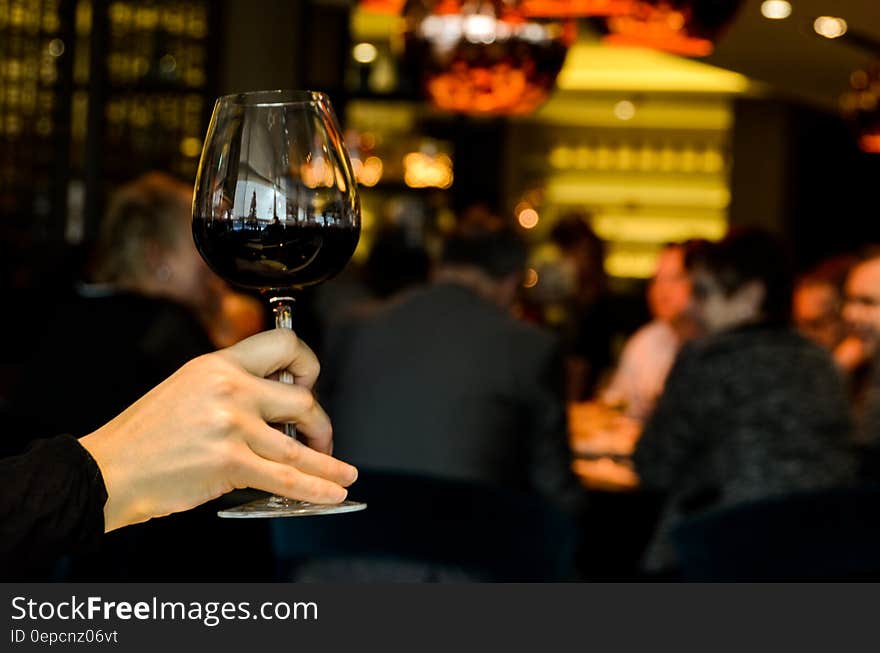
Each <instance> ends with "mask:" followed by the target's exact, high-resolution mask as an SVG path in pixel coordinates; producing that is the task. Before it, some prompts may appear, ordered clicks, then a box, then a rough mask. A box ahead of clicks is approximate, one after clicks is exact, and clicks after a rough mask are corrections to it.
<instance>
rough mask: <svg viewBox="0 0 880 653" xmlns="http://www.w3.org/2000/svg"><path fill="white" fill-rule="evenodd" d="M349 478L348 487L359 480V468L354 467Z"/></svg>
mask: <svg viewBox="0 0 880 653" xmlns="http://www.w3.org/2000/svg"><path fill="white" fill-rule="evenodd" d="M348 478H349V480H348V482H347V483H346V485H351V484H352V483H354V482H355V481H356V480H357V479H358V470H357V467H352V468H351V469H350V470H349V475H348Z"/></svg>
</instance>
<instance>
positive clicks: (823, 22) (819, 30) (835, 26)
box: [813, 16, 846, 39]
mask: <svg viewBox="0 0 880 653" xmlns="http://www.w3.org/2000/svg"><path fill="white" fill-rule="evenodd" d="M813 29H814V30H816V34H818V35H819V36H824V37H825V38H826V39H836V38H840V37H841V36H843V35H844V34H846V21H845V20H844V19H843V18H835V17H834V16H819V17H818V18H817V19H816V20H814V21H813Z"/></svg>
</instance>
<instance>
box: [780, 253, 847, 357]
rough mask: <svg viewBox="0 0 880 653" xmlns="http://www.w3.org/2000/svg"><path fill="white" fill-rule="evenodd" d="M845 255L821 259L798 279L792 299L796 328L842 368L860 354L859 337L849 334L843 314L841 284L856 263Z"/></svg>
mask: <svg viewBox="0 0 880 653" xmlns="http://www.w3.org/2000/svg"><path fill="white" fill-rule="evenodd" d="M856 262H857V260H856V259H855V257H853V256H850V255H848V254H843V255H840V256H835V257H833V258H829V259H827V260H824V261H822V262H821V263H819V264H818V265H816V266H815V267H814V268H812V269H811V270H809V271H808V272H807V273H805V274H803V275H802V276H801V277H799V278H798V280H797V283H796V284H795V289H794V297H793V300H792V317H793V319H794V324H795V326H796V327H797V329H798V330H799V331H800V332H801V333H802V334H803V335H804V336H805V337H806V338H809V339H810V340H812V341H813V342H815V343H816V344H817V345H819V346H821V347H824V348H825V349H826V350H828V351H830V352H833V354H834V357H835V360H837V361H838V363H839V364H840V365H841V367H842V368H843V369H845V370H846V369H849V368H851V367H852V365H853V364H856V365H857V364H858V360H859V359H860V358H861V357H862V353H861V349H862V348H861V345H860V344H859V343H858V338H857V337H856V336H854V335H850V333H849V329H848V327H847V323H846V320H845V319H844V317H843V304H844V295H845V292H844V287H845V285H846V279H847V276H848V275H849V272H850V270H851V269H852V268H853V266H854V265H855V264H856Z"/></svg>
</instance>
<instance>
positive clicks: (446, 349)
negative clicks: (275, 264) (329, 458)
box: [320, 225, 578, 505]
mask: <svg viewBox="0 0 880 653" xmlns="http://www.w3.org/2000/svg"><path fill="white" fill-rule="evenodd" d="M525 261H526V248H525V244H524V243H523V241H522V240H521V239H520V238H519V236H517V235H516V233H515V232H514V231H513V230H511V229H507V228H502V229H491V228H485V227H483V226H479V225H477V226H473V225H469V226H468V228H467V229H464V230H460V231H458V232H456V233H455V234H453V235H452V236H451V237H449V238H448V239H447V241H446V243H445V246H444V248H443V254H442V260H441V262H440V264H439V266H438V267H437V269H436V270H435V271H434V273H433V278H432V281H431V283H430V284H429V285H428V286H426V287H423V288H418V289H415V290H411V291H409V292H406V293H404V294H402V295H399V296H397V297H396V298H395V299H393V300H392V301H390V302H389V303H388V304H386V305H384V306H382V307H380V308H379V309H378V310H376V311H374V312H372V313H370V314H367V315H365V314H363V313H360V314H357V315H353V316H352V317H351V319H349V320H347V321H343V322H341V323H340V324H338V325H337V327H336V328H334V329H332V330H331V332H330V334H329V335H328V338H327V341H326V347H325V350H324V372H323V376H322V384H321V388H320V390H321V396H322V398H323V400H324V401H325V403H326V406H327V408H328V412H329V414H330V415H331V418H332V419H333V424H334V437H335V442H336V451H337V453H339V454H340V455H341V456H343V457H344V458H346V459H347V460H351V461H353V464H356V465H360V466H362V467H366V468H371V469H380V470H384V471H395V472H405V473H413V474H424V475H430V476H437V477H440V478H445V479H453V480H461V481H470V482H477V483H484V484H489V485H495V486H500V487H503V488H509V489H515V490H524V491H528V492H534V493H538V494H540V495H543V496H544V497H547V498H548V499H550V500H552V501H554V502H558V503H559V504H563V505H567V504H569V503H571V502H572V501H573V500H574V499H575V498H576V495H577V494H578V488H577V481H576V480H575V478H574V476H573V474H572V472H571V470H570V454H569V450H568V444H567V433H566V418H565V405H564V400H563V395H562V370H561V359H560V351H559V346H558V342H557V341H556V339H555V338H554V337H553V336H552V334H550V333H547V332H545V331H544V330H542V329H540V328H538V327H536V326H534V325H532V324H528V323H525V322H522V321H520V320H517V319H515V318H514V317H513V316H512V315H511V313H510V309H511V306H512V304H513V302H514V300H515V299H516V296H517V292H518V288H519V286H520V284H521V283H522V275H523V271H524V266H525Z"/></svg>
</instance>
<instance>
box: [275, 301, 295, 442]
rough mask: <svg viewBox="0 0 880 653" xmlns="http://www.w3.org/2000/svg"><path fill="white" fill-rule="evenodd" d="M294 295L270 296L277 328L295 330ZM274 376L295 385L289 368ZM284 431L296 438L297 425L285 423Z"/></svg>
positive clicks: (278, 379) (277, 379)
mask: <svg viewBox="0 0 880 653" xmlns="http://www.w3.org/2000/svg"><path fill="white" fill-rule="evenodd" d="M293 301H294V300H293V297H282V296H275V297H270V298H269V304H270V305H271V306H272V312H273V313H275V328H276V329H290V330H293ZM272 378H273V379H274V380H276V381H281V383H287V384H289V385H293V374H291V373H290V371H289V370H279V371H277V372H275V373H274V374H273V375H272ZM282 426H283V430H284V433H286V434H287V435H289V436H290V437H292V438H294V439H296V425H295V424H293V423H287V424H283V425H282Z"/></svg>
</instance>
